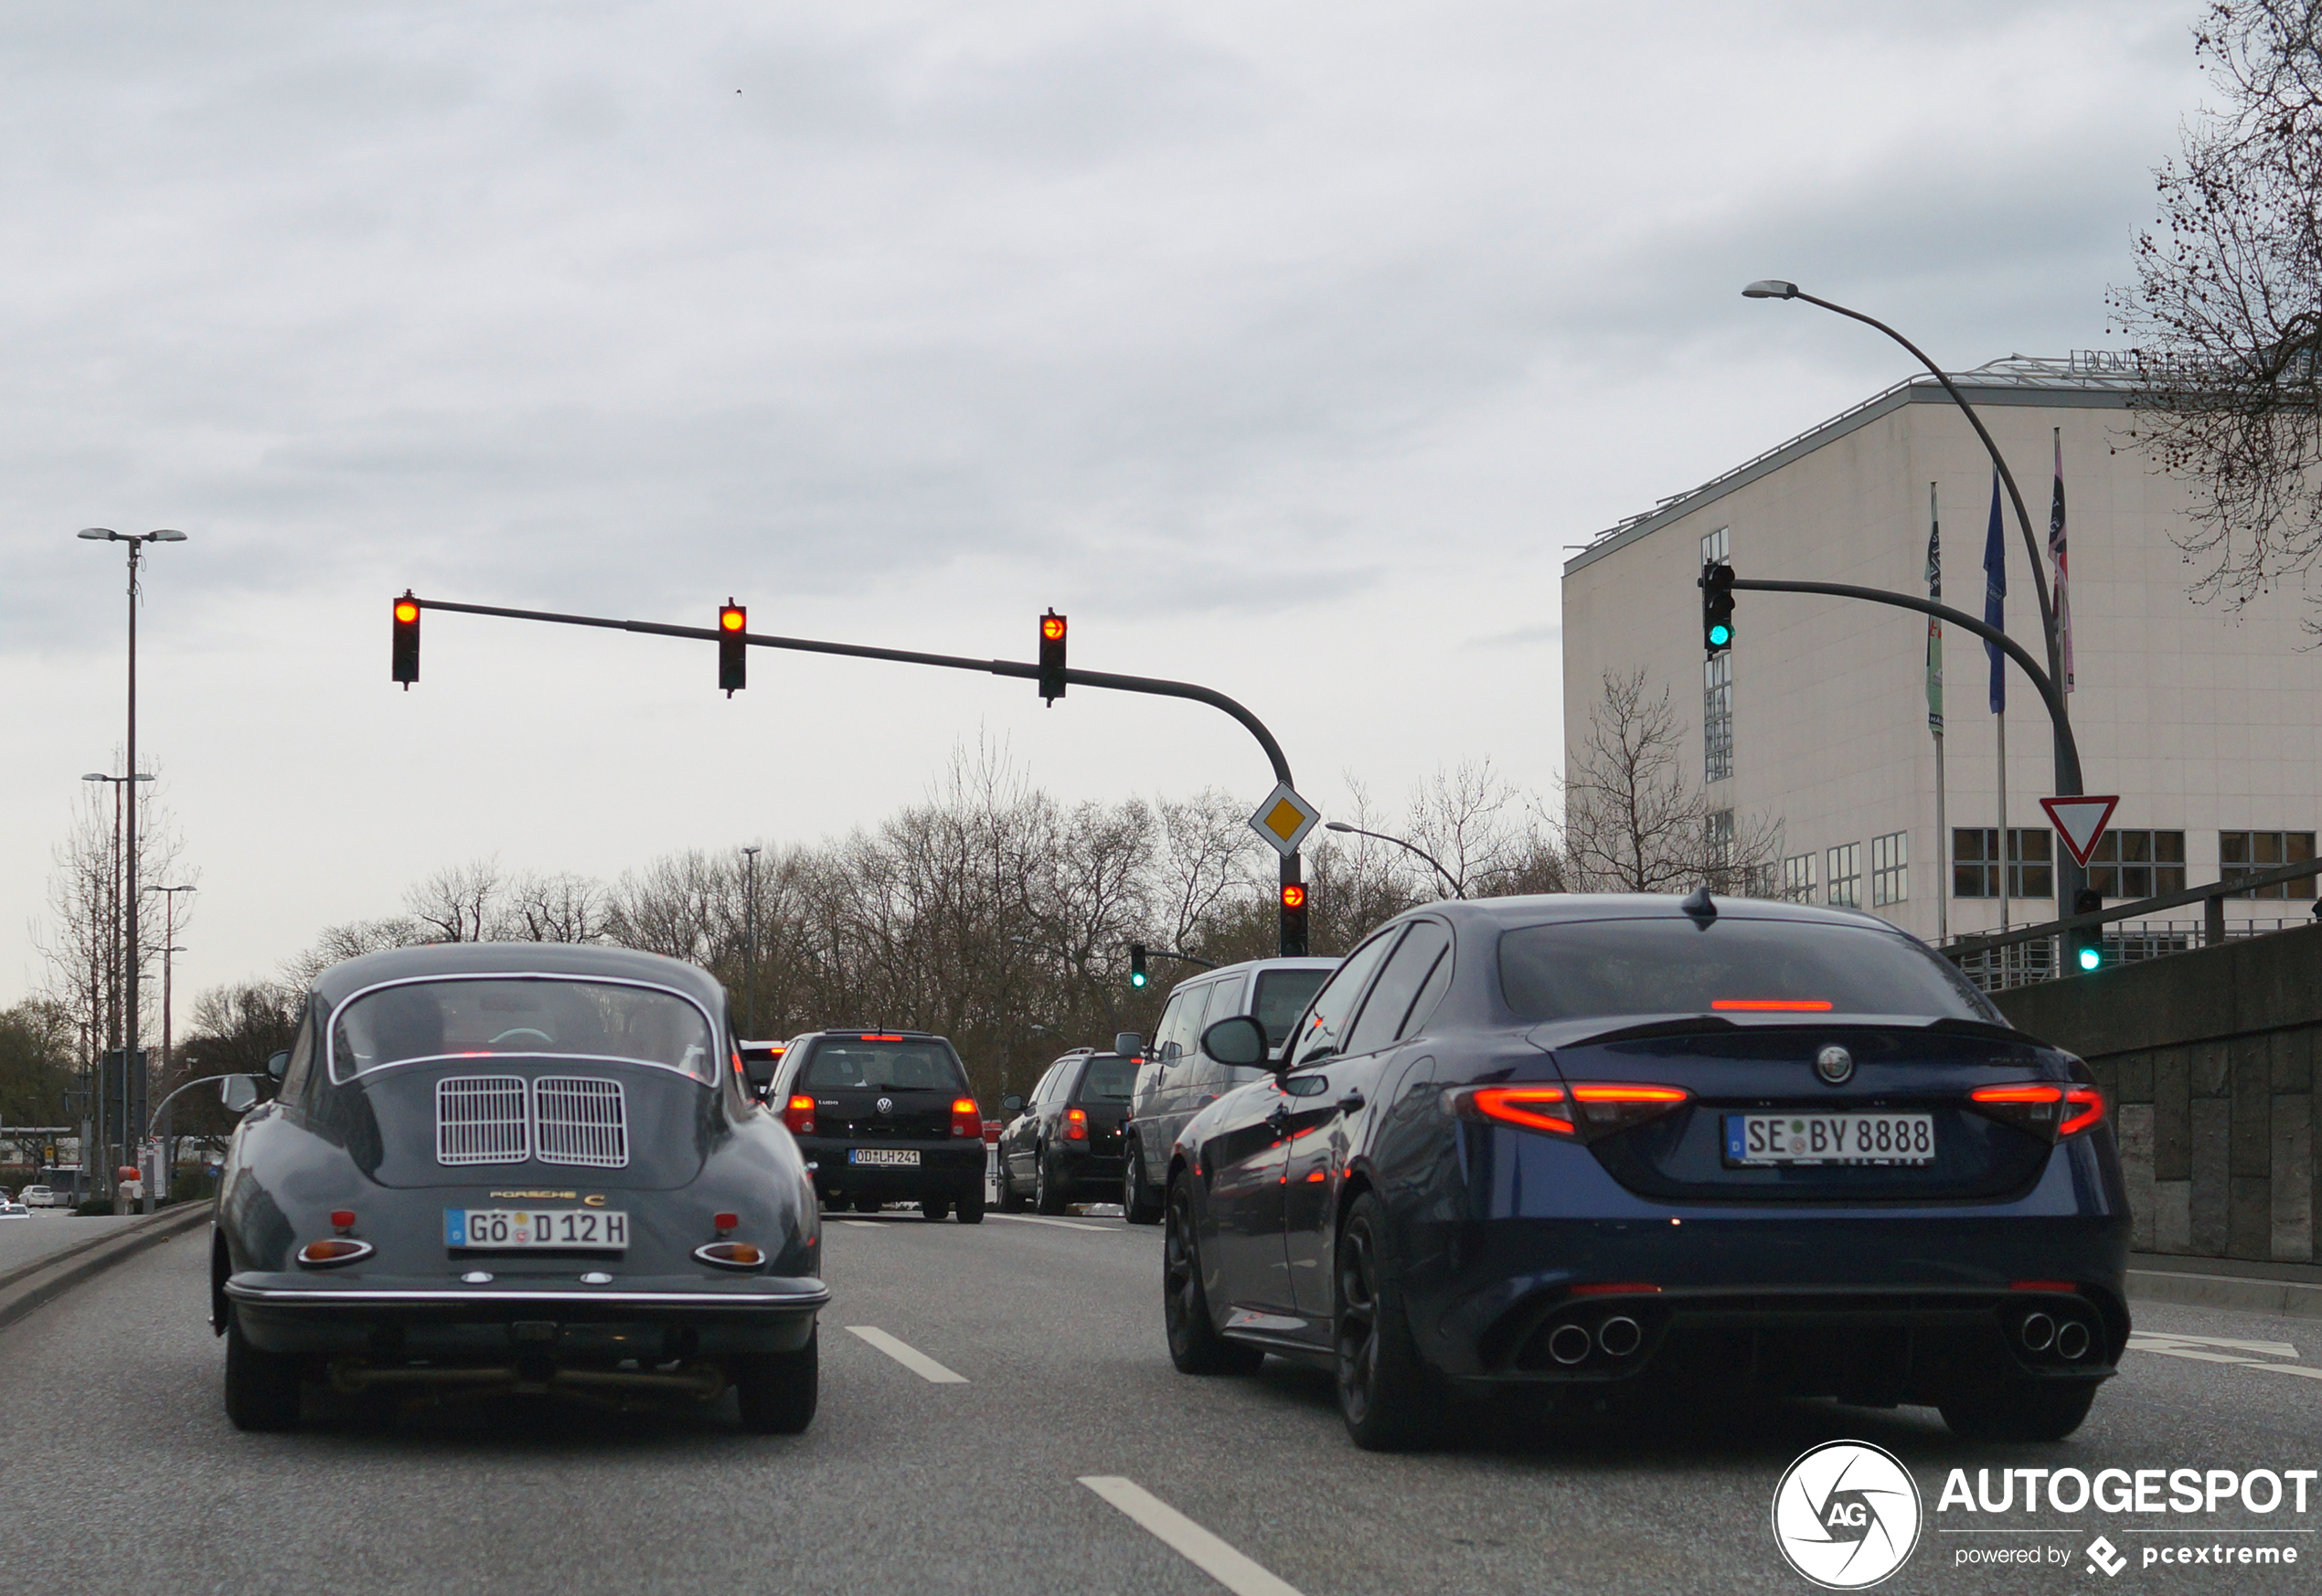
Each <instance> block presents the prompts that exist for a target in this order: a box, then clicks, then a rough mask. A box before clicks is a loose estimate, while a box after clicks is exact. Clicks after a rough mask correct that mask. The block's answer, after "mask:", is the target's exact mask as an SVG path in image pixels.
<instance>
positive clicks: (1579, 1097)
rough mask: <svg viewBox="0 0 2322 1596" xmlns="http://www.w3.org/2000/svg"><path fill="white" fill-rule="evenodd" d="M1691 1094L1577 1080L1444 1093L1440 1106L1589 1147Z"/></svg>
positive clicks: (1681, 1090) (1677, 1089)
mask: <svg viewBox="0 0 2322 1596" xmlns="http://www.w3.org/2000/svg"><path fill="white" fill-rule="evenodd" d="M1692 1095H1693V1094H1692V1093H1691V1092H1689V1091H1687V1090H1686V1089H1685V1088H1684V1087H1682V1086H1648V1085H1644V1084H1640V1083H1637V1082H1634V1081H1626V1080H1578V1081H1574V1082H1573V1083H1572V1084H1571V1086H1569V1087H1565V1086H1550V1085H1548V1084H1546V1083H1545V1082H1527V1083H1525V1084H1523V1085H1520V1086H1460V1087H1454V1088H1453V1089H1452V1090H1451V1091H1447V1092H1445V1093H1444V1094H1443V1106H1444V1107H1445V1108H1446V1109H1447V1110H1449V1111H1450V1112H1452V1113H1453V1114H1454V1115H1456V1116H1457V1117H1459V1118H1461V1119H1464V1120H1470V1121H1475V1122H1481V1123H1497V1124H1503V1125H1515V1126H1518V1127H1519V1128H1521V1129H1523V1130H1527V1131H1546V1132H1548V1133H1550V1135H1556V1136H1571V1137H1573V1138H1574V1139H1575V1140H1578V1141H1582V1142H1593V1141H1596V1140H1598V1139H1599V1138H1600V1137H1604V1136H1610V1135H1614V1134H1616V1133H1619V1132H1622V1131H1625V1130H1628V1129H1629V1128H1630V1127H1632V1126H1634V1125H1641V1124H1643V1123H1646V1121H1647V1120H1656V1119H1658V1118H1660V1117H1661V1116H1662V1115H1663V1114H1666V1113H1668V1112H1672V1111H1674V1110H1676V1109H1678V1108H1681V1107H1683V1106H1684V1105H1685V1103H1686V1102H1687V1101H1688V1100H1689V1099H1690V1098H1691V1097H1692Z"/></svg>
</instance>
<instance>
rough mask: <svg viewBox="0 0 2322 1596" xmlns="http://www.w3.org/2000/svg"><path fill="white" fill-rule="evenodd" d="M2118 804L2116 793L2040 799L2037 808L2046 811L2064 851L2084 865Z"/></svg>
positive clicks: (2094, 849) (2110, 822) (2109, 823)
mask: <svg viewBox="0 0 2322 1596" xmlns="http://www.w3.org/2000/svg"><path fill="white" fill-rule="evenodd" d="M2120 801H2121V800H2120V794H2119V793H2089V794H2087V795H2086V796H2084V797H2075V798H2042V799H2041V800H2040V807H2041V808H2042V809H2045V810H2046V811H2048V824H2049V825H2052V826H2054V827H2055V828H2056V835H2058V836H2060V837H2061V838H2062V839H2063V842H2064V851H2065V852H2067V853H2069V854H2071V855H2072V859H2073V861H2074V862H2075V863H2077V864H2082V865H2085V864H2087V863H2088V859H2089V856H2090V855H2092V854H2093V853H2094V852H2095V851H2096V843H2097V840H2098V839H2099V838H2101V837H2102V836H2103V835H2104V827H2105V826H2107V825H2111V824H2112V819H2113V811H2114V809H2116V808H2118V807H2119V806H2120Z"/></svg>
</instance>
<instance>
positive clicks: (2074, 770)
mask: <svg viewBox="0 0 2322 1596" xmlns="http://www.w3.org/2000/svg"><path fill="white" fill-rule="evenodd" d="M1733 585H1734V587H1735V588H1736V589H1739V590H1745V591H1751V592H1760V593H1821V594H1824V595H1826V596H1827V597H1829V598H1834V599H1861V600H1863V601H1866V602H1869V603H1873V604H1892V605H1893V606H1895V608H1897V609H1899V610H1916V611H1918V612H1920V613H1921V614H1923V615H1933V616H1934V617H1935V618H1936V619H1937V620H1940V621H1947V622H1950V623H1951V624H1952V625H1954V626H1956V627H1958V628H1960V629H1961V630H1962V631H1965V632H1972V633H1975V634H1976V636H1978V637H1980V638H1982V639H1983V640H1984V641H1985V642H1986V643H1995V644H1998V645H1999V646H2000V647H2001V648H2002V649H2004V650H2005V651H2006V652H2007V654H2008V658H2009V659H2012V660H2014V661H2015V662H2016V663H2017V664H2018V665H2020V666H2022V667H2023V672H2024V675H2025V676H2028V677H2029V678H2030V680H2031V685H2032V686H2033V687H2034V688H2035V689H2037V690H2038V692H2039V694H2040V702H2041V703H2042V704H2044V705H2046V706H2047V707H2048V718H2050V720H2051V721H2053V722H2054V723H2055V728H2056V755H2057V758H2056V795H2057V796H2058V797H2060V798H2069V797H2073V796H2076V795H2077V794H2078V793H2080V791H2081V775H2080V744H2079V743H2078V742H2077V741H2075V740H2074V739H2073V737H2072V721H2071V720H2070V719H2068V718H2066V717H2065V714H2064V700H2063V698H2062V697H2061V695H2060V694H2059V693H2058V692H2057V691H2056V683H2055V681H2054V680H2053V678H2051V677H2050V676H2049V674H2048V673H2047V672H2046V671H2044V670H2042V669H2040V665H2039V664H2038V663H2037V662H2036V661H2034V660H2033V658H2032V656H2031V655H2030V654H2027V653H2025V652H2024V649H2023V645H2022V644H2018V642H2017V641H2016V640H2015V639H2014V638H2012V637H2010V636H2008V634H2007V633H2005V632H2002V631H2000V630H1999V628H1997V626H1990V625H1986V623H1985V622H1983V621H1981V620H1980V619H1978V618H1977V617H1976V616H1973V615H1970V614H1968V613H1967V612H1965V611H1964V610H1955V609H1953V608H1952V607H1951V606H1950V605H1948V604H1938V603H1936V602H1935V601H1933V599H1922V598H1918V597H1916V596H1914V595H1912V594H1910V593H1891V592H1888V591H1886V590H1885V589H1883V588H1858V587H1854V586H1851V585H1850V584H1848V583H1846V582H1783V581H1764V580H1752V579H1751V578H1748V577H1736V578H1734V579H1733Z"/></svg>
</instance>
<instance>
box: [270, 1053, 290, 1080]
mask: <svg viewBox="0 0 2322 1596" xmlns="http://www.w3.org/2000/svg"><path fill="white" fill-rule="evenodd" d="M289 1071H290V1054H289V1053H288V1052H287V1051H284V1052H281V1053H277V1054H275V1055H274V1056H273V1057H272V1058H271V1059H267V1060H266V1073H267V1074H269V1075H271V1076H272V1077H273V1078H274V1079H275V1080H281V1079H282V1077H283V1076H284V1075H286V1074H288V1073H289Z"/></svg>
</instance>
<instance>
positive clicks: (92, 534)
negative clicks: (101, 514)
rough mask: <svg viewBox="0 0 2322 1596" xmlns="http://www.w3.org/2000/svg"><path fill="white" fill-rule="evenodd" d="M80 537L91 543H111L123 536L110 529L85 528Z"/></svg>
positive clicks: (82, 529) (81, 530)
mask: <svg viewBox="0 0 2322 1596" xmlns="http://www.w3.org/2000/svg"><path fill="white" fill-rule="evenodd" d="M78 535H79V536H80V537H86V538H87V539H89V541H90V542H91V543H111V542H112V540H113V539H114V538H116V537H120V536H121V534H120V533H118V532H116V531H114V530H113V529H112V527H82V528H81V529H80V533H79V534H78Z"/></svg>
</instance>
